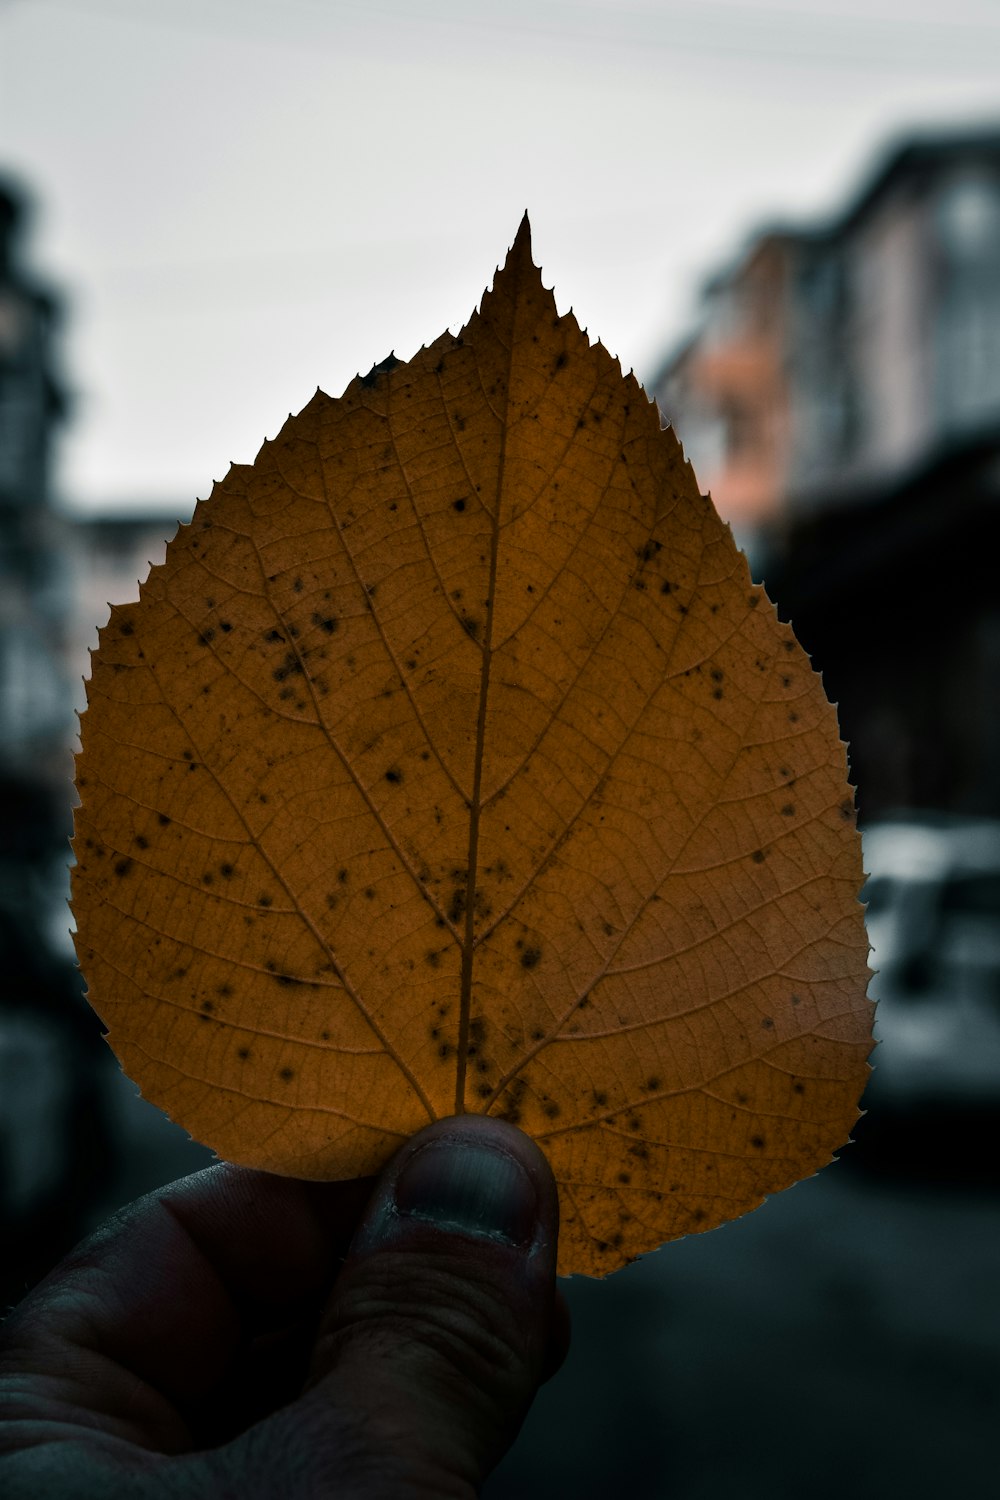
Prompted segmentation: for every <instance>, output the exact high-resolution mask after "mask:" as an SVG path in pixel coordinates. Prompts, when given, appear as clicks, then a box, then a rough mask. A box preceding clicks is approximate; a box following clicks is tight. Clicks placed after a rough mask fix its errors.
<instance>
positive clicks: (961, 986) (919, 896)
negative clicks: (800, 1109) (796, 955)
mask: <svg viewBox="0 0 1000 1500" xmlns="http://www.w3.org/2000/svg"><path fill="white" fill-rule="evenodd" d="M863 845H864V857H865V869H866V870H867V871H868V879H867V881H866V883H865V886H864V889H863V891H862V899H863V900H864V901H866V902H867V903H868V911H867V923H868V936H869V940H870V942H871V946H872V954H871V959H870V963H871V967H872V968H873V969H874V970H875V971H876V974H875V977H874V979H873V980H872V983H871V987H870V991H869V993H870V994H871V995H872V996H873V998H874V999H876V1000H877V1001H878V1010H877V1016H876V1025H875V1034H876V1037H877V1038H878V1040H879V1043H880V1045H879V1047H878V1048H877V1050H876V1052H875V1054H874V1056H873V1058H872V1062H873V1064H874V1069H875V1071H874V1073H873V1075H872V1080H871V1084H870V1086H869V1089H868V1092H867V1094H866V1097H865V1103H866V1106H867V1107H868V1108H869V1109H870V1110H871V1111H872V1113H873V1114H875V1115H877V1114H879V1113H888V1112H892V1113H895V1114H899V1113H909V1114H925V1115H927V1116H929V1117H933V1116H934V1115H941V1114H943V1113H947V1112H954V1111H985V1112H989V1111H992V1110H997V1111H1000V822H995V821H991V820H986V819H969V818H957V817H946V816H944V815H941V816H938V817H933V816H930V815H926V814H921V815H919V816H918V815H914V816H912V817H897V818H891V819H886V820H885V821H884V822H880V823H875V824H872V825H870V826H869V827H868V828H866V829H865V831H864V833H863Z"/></svg>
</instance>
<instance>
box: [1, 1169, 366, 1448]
mask: <svg viewBox="0 0 1000 1500" xmlns="http://www.w3.org/2000/svg"><path fill="white" fill-rule="evenodd" d="M370 1190H371V1182H370V1180H365V1181H359V1182H352V1183H322V1184H321V1183H303V1182H296V1181H292V1180H290V1179H285V1178H279V1177H272V1176H270V1175H269V1174H267V1173H263V1172H249V1171H245V1170H243V1169H241V1168H237V1167H230V1166H219V1167H211V1168H209V1169H208V1170H207V1171H205V1172H199V1173H197V1174H196V1175H194V1176H193V1177H190V1178H186V1179H183V1180H182V1181H180V1182H178V1183H174V1184H173V1185H172V1186H170V1187H168V1188H165V1189H163V1190H161V1191H159V1192H156V1193H152V1194H150V1195H149V1196H148V1197H146V1198H144V1199H140V1200H139V1202H137V1203H135V1204H132V1205H131V1206H130V1207H129V1208H127V1209H125V1210H124V1211H123V1212H122V1213H121V1214H119V1215H117V1216H116V1217H115V1218H114V1219H112V1220H111V1221H110V1222H109V1223H108V1224H107V1225H105V1226H104V1227H103V1228H102V1229H100V1230H98V1232H97V1233H96V1234H95V1235H93V1236H92V1237H91V1238H90V1239H89V1240H87V1241H85V1242H84V1243H83V1244H82V1245H81V1246H79V1247H78V1249H77V1250H76V1251H74V1252H73V1253H72V1254H71V1255H70V1256H69V1257H68V1258H67V1259H66V1260H65V1261H63V1262H62V1263H61V1264H60V1265H59V1266H58V1267H57V1268H56V1269H55V1271H54V1272H53V1273H52V1274H51V1275H50V1276H49V1277H48V1278H47V1279H46V1280H45V1281H44V1282H42V1283H41V1285H40V1286H39V1287H38V1288H37V1289H36V1290H35V1292H34V1293H33V1294H32V1295H31V1296H30V1297H28V1298H27V1299H26V1300H25V1301H24V1302H23V1303H22V1304H21V1306H20V1307H19V1308H18V1309H17V1310H16V1311H15V1313H14V1314H13V1315H12V1316H11V1318H10V1319H8V1321H7V1323H6V1324H5V1325H4V1329H3V1331H2V1336H0V1381H2V1380H3V1379H4V1377H5V1376H6V1378H7V1384H8V1389H12V1388H14V1387H16V1389H17V1390H18V1392H19V1396H18V1411H19V1413H20V1415H21V1416H22V1417H23V1418H30V1417H32V1416H33V1415H36V1414H37V1412H38V1410H39V1409H42V1410H44V1411H46V1412H51V1411H52V1410H54V1409H57V1408H58V1410H59V1411H60V1413H61V1414H62V1418H63V1419H64V1420H67V1421H73V1420H81V1421H84V1422H86V1423H87V1424H88V1425H94V1424H95V1422H100V1423H107V1422H110V1423H112V1424H113V1426H114V1430H115V1431H116V1432H118V1433H119V1435H122V1436H126V1437H128V1439H129V1440H130V1441H133V1442H138V1443H140V1444H142V1445H144V1446H147V1447H151V1448H154V1449H156V1450H157V1451H165V1452H171V1451H177V1450H178V1449H180V1448H183V1447H185V1446H187V1444H188V1443H189V1441H190V1439H191V1431H190V1423H189V1420H188V1419H189V1417H190V1414H191V1413H192V1411H193V1410H194V1409H196V1408H197V1407H198V1406H199V1405H202V1404H204V1403H205V1402H206V1400H207V1398H209V1397H210V1396H211V1395H212V1394H213V1392H215V1391H216V1390H217V1388H218V1386H219V1384H220V1383H221V1382H222V1381H223V1380H224V1378H225V1377H226V1376H227V1374H228V1372H229V1370H230V1368H231V1367H232V1366H233V1364H234V1361H235V1360H236V1356H237V1355H238V1354H239V1353H240V1352H242V1351H243V1350H244V1349H245V1347H246V1345H247V1340H248V1338H250V1337H251V1336H252V1335H254V1334H256V1333H258V1332H260V1331H261V1330H262V1329H265V1328H268V1327H270V1328H272V1329H279V1330H280V1328H281V1327H282V1325H283V1324H289V1323H291V1322H293V1321H294V1319H295V1316H296V1314H297V1312H298V1310H299V1309H300V1308H301V1307H302V1306H303V1305H304V1304H308V1303H309V1302H310V1299H312V1301H313V1302H315V1299H316V1298H317V1297H318V1296H319V1295H320V1294H322V1293H323V1292H324V1291H325V1290H326V1289H327V1288H328V1286H329V1284H330V1281H331V1279H332V1276H333V1274H334V1272H335V1269H336V1266H337V1264H338V1260H339V1257H340V1256H342V1254H343V1253H344V1251H345V1249H346V1247H347V1244H348V1242H349V1239H350V1236H351V1234H352V1233H353V1230H354V1227H355V1225H356V1223H357V1220H358V1216H359V1213H360V1210H361V1207H362V1205H363V1203H364V1201H365V1199H366V1197H367V1196H368V1194H369V1192H370ZM274 1363H275V1361H274V1359H273V1358H272V1360H271V1367H272V1373H273V1374H275V1375H276V1376H278V1375H280V1373H281V1372H280V1370H277V1371H276V1370H275V1369H274ZM0 1389H2V1387H0ZM33 1408H34V1409H33Z"/></svg>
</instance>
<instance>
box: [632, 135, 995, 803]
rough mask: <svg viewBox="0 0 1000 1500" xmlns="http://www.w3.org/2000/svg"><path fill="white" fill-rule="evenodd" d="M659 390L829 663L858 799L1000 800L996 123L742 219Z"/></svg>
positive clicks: (825, 668) (724, 508)
mask: <svg viewBox="0 0 1000 1500" xmlns="http://www.w3.org/2000/svg"><path fill="white" fill-rule="evenodd" d="M654 391H655V394H656V396H657V399H658V401H659V404H660V406H661V409H662V410H663V412H664V414H665V416H666V417H667V418H668V419H669V420H670V421H671V422H672V424H673V425H674V427H675V429H676V431H677V433H678V436H679V437H680V438H681V441H682V442H683V443H684V445H685V448H686V450H687V452H688V456H689V457H690V458H691V460H692V462H693V463H694V466H695V470H696V472H697V473H698V475H699V479H700V480H701V482H702V484H703V485H704V486H705V487H706V488H708V489H710V490H711V492H712V495H713V498H714V499H715V502H716V505H717V506H718V508H719V511H720V513H721V514H722V515H723V517H724V518H725V519H726V520H729V521H730V522H731V524H732V525H733V529H734V533H735V534H736V536H737V539H738V540H739V541H740V542H741V544H742V545H745V546H746V548H747V551H748V553H749V555H750V559H751V564H752V566H753V568H754V571H755V572H756V573H757V574H758V576H762V577H763V578H764V580H765V582H766V583H767V586H768V590H769V592H770V593H771V596H772V597H773V598H774V599H775V600H776V602H777V604H778V606H779V609H780V610H781V612H782V613H783V614H784V615H785V616H786V617H789V618H791V620H792V622H793V624H794V625H795V628H796V631H797V633H798V635H799V637H800V639H801V640H802V642H803V644H804V645H805V646H806V648H807V650H809V651H810V653H811V655H812V656H813V660H814V664H815V665H816V666H817V667H818V668H819V669H820V670H821V671H822V672H823V674H824V679H825V682H826V687H827V691H828V693H829V695H830V696H831V698H833V700H834V701H835V702H838V703H839V707H840V715H841V725H842V729H843V732H844V735H845V738H846V739H847V740H848V741H849V743H850V746H851V755H852V766H853V771H854V774H855V777H856V780H857V785H858V797H859V806H860V809H861V813H862V816H863V817H865V818H868V819H872V818H876V817H878V816H881V815H883V814H885V813H887V812H890V811H897V810H900V809H903V808H937V809H943V810H945V811H952V812H961V813H976V814H989V815H993V816H996V815H998V814H1000V708H998V705H1000V590H998V589H997V587H996V583H995V578H994V573H995V565H994V561H993V559H994V557H995V547H996V544H997V540H998V538H997V517H998V515H1000V504H998V501H1000V133H996V132H980V133H977V134H973V135H961V136H957V135H955V136H941V137H928V138H921V139H914V140H910V141H908V142H905V143H903V144H901V145H900V146H898V147H897V148H896V149H895V150H894V151H893V152H892V153H891V154H890V155H889V156H888V157H887V158H886V159H885V161H884V162H883V163H882V165H881V166H880V167H879V169H878V170H877V171H876V173H875V174H874V175H873V177H872V178H871V180H870V181H869V183H868V185H867V186H866V187H865V188H864V190H863V191H862V192H861V193H860V194H859V195H858V197H857V198H856V199H855V200H854V201H853V202H852V203H850V204H849V205H848V206H847V207H846V208H845V210H844V212H843V213H842V214H841V215H839V216H838V217H837V218H836V219H835V220H834V221H833V222H832V223H830V224H827V225H824V226H819V227H815V228H805V229H797V230H790V229H781V230H772V231H769V232H767V233H765V234H762V235H761V236H759V237H758V238H757V239H756V240H755V241H753V242H752V243H751V244H750V245H749V247H748V248H747V249H746V250H745V251H744V253H743V254H742V255H741V256H740V257H739V258H738V259H737V260H736V261H735V262H734V263H733V265H732V266H730V267H729V268H728V269H726V270H725V271H723V272H721V273H720V274H719V275H717V276H715V277H714V278H713V279H712V280H711V281H710V282H709V283H708V284H707V287H706V291H705V305H704V313H703V317H702V321H701V323H700V324H699V327H698V329H697V331H696V332H695V333H694V335H693V336H692V337H691V338H689V339H688V340H687V341H686V342H685V344H684V345H683V346H682V348H681V349H680V350H679V351H678V353H676V354H675V355H673V356H672V357H671V358H670V359H669V360H668V361H667V362H666V363H665V365H664V367H663V369H662V370H661V372H660V374H659V376H658V377H657V379H656V381H655V383H654Z"/></svg>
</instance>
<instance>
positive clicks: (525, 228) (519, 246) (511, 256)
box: [507, 209, 535, 266]
mask: <svg viewBox="0 0 1000 1500" xmlns="http://www.w3.org/2000/svg"><path fill="white" fill-rule="evenodd" d="M519 261H522V262H526V263H527V264H528V265H529V266H533V265H534V264H535V262H534V261H533V260H532V257H531V222H530V220H529V218H528V210H527V209H525V210H524V214H523V216H522V218H521V222H520V224H519V225H518V227H517V234H516V235H515V236H514V243H513V244H512V245H511V247H510V250H509V251H508V253H507V265H508V266H511V265H515V264H517V263H518V262H519Z"/></svg>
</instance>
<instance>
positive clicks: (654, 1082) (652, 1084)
mask: <svg viewBox="0 0 1000 1500" xmlns="http://www.w3.org/2000/svg"><path fill="white" fill-rule="evenodd" d="M661 1082H662V1080H661V1079H659V1078H647V1079H646V1092H647V1093H650V1094H655V1093H656V1091H657V1089H658V1088H659V1087H660V1086H661Z"/></svg>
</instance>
